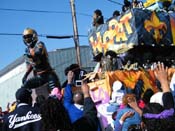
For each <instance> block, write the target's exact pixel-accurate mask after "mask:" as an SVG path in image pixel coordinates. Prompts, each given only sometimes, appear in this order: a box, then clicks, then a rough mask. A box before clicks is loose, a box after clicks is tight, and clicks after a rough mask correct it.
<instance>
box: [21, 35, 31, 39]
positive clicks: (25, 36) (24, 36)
mask: <svg viewBox="0 0 175 131" xmlns="http://www.w3.org/2000/svg"><path fill="white" fill-rule="evenodd" d="M32 37H33V34H28V35H23V38H24V39H27V38H32Z"/></svg>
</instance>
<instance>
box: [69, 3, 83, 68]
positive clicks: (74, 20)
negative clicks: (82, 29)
mask: <svg viewBox="0 0 175 131" xmlns="http://www.w3.org/2000/svg"><path fill="white" fill-rule="evenodd" d="M70 4H71V11H72V22H73V31H74V37H73V38H74V43H75V50H76V58H77V64H79V66H80V67H81V59H80V47H79V37H78V28H77V19H76V12H75V4H74V0H70Z"/></svg>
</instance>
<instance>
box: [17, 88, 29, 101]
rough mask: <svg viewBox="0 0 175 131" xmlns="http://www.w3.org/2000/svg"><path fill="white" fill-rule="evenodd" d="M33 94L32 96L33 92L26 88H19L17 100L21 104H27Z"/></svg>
mask: <svg viewBox="0 0 175 131" xmlns="http://www.w3.org/2000/svg"><path fill="white" fill-rule="evenodd" d="M31 94H32V90H29V89H26V88H19V89H18V90H17V91H16V94H15V96H16V100H17V101H18V102H19V103H22V102H24V103H26V102H28V100H29V98H30V97H31Z"/></svg>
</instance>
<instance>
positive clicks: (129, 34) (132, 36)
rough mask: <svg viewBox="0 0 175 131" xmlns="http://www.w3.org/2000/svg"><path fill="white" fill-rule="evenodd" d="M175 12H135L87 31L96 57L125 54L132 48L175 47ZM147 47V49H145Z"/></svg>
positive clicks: (129, 12)
mask: <svg viewBox="0 0 175 131" xmlns="http://www.w3.org/2000/svg"><path fill="white" fill-rule="evenodd" d="M174 22H175V13H171V14H169V13H167V12H163V11H161V12H152V11H150V10H146V9H144V10H143V9H136V8H135V9H132V10H130V11H127V12H125V13H123V14H122V15H120V16H118V17H116V18H112V19H110V20H109V21H108V22H106V23H105V24H102V25H100V26H99V27H97V28H96V27H93V28H92V29H91V30H90V31H89V32H88V40H89V43H90V46H91V48H92V51H93V55H94V56H96V55H98V54H99V53H103V54H105V53H106V52H107V51H109V50H110V51H114V52H116V53H117V54H120V53H124V52H126V51H128V50H129V49H131V48H133V46H137V45H151V46H152V45H154V46H170V45H172V44H173V43H174V44H175V33H174V32H175V24H174ZM143 48H144V47H143Z"/></svg>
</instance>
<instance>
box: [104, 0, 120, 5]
mask: <svg viewBox="0 0 175 131" xmlns="http://www.w3.org/2000/svg"><path fill="white" fill-rule="evenodd" d="M107 1H109V2H112V3H115V4H118V5H123V4H121V3H119V2H116V1H113V0H107Z"/></svg>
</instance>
